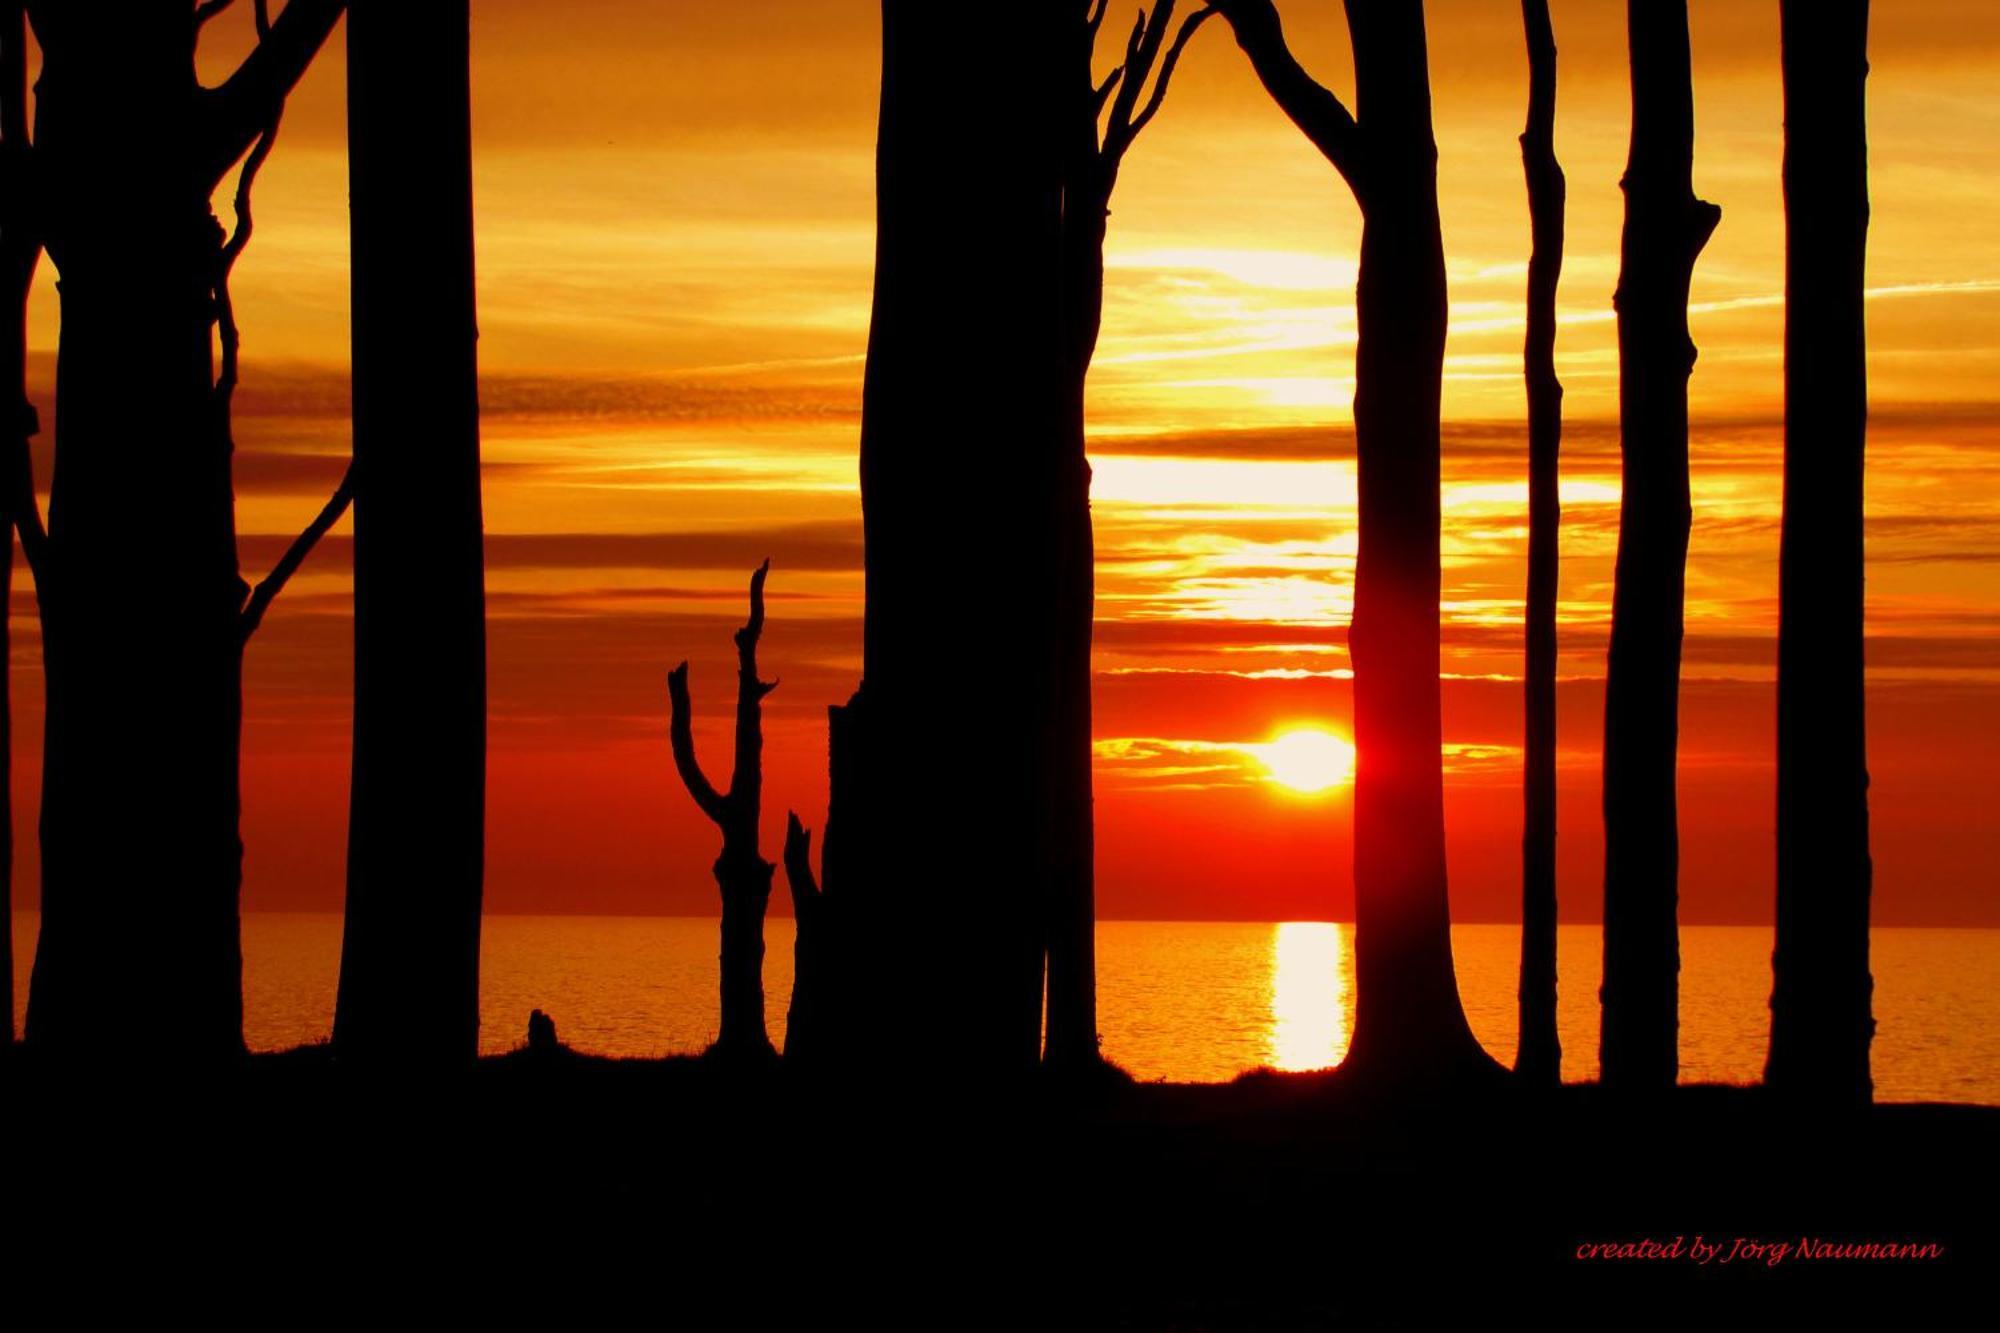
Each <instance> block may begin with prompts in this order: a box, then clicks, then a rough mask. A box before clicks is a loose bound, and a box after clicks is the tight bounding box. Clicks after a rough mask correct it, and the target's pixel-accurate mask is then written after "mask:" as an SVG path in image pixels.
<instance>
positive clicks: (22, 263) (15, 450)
mask: <svg viewBox="0 0 2000 1333" xmlns="http://www.w3.org/2000/svg"><path fill="white" fill-rule="evenodd" d="M27 45H28V17H27V11H26V9H25V8H24V7H23V6H22V4H21V0H9V3H7V4H6V5H4V6H0V190H4V191H5V193H4V195H0V273H4V275H5V282H6V284H7V286H6V298H5V299H6V302H7V310H6V315H5V318H4V319H0V337H4V339H5V344H4V346H0V364H4V366H5V374H6V375H7V379H8V384H7V388H6V390H5V392H4V394H0V413H4V415H5V417H6V425H5V427H4V429H5V431H6V435H5V438H4V440H0V449H5V450H6V451H7V456H6V459H5V461H4V462H0V506H4V508H0V513H4V515H5V524H4V530H0V888H4V891H5V892H4V901H0V912H4V914H5V916H6V921H5V923H4V926H5V931H6V934H5V935H4V937H0V991H4V992H5V994H6V997H7V1032H6V1038H7V1042H8V1044H9V1045H12V1043H13V1041H14V911H13V907H14V782H13V776H14V697H13V672H12V670H11V669H10V668H9V666H8V663H10V662H11V661H12V650H13V644H12V638H13V598H14V528H15V526H16V525H17V524H19V523H21V522H22V521H23V516H22V514H21V512H20V507H21V502H22V499H23V497H22V496H21V494H20V493H19V491H20V488H19V487H18V486H17V484H16V483H17V481H18V479H19V478H20V477H22V476H25V464H26V461H27V458H28V441H29V440H30V439H32V438H33V437H34V435H35V431H36V422H35V409H34V405H33V404H32V403H30V402H29V401H28V291H29V288H30V287H31V286H32V285H33V282H34V276H35V265H36V263H37V262H38V260H39V259H40V257H41V251H42V243H41V241H40V240H39V239H38V238H36V237H34V236H33V235H32V234H31V228H30V226H29V223H28V209H27V207H26V199H27V193H28V179H27V173H28V58H27ZM26 498H27V499H28V500H29V501H30V502H32V500H33V498H34V496H33V491H32V490H30V491H29V493H28V495H27V497H26Z"/></svg>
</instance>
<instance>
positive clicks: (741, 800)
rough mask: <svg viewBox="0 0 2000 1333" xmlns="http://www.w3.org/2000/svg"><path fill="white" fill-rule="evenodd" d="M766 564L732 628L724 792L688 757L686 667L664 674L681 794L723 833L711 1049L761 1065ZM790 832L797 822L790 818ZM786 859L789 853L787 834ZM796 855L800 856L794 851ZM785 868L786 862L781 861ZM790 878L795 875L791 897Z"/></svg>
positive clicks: (766, 865)
mask: <svg viewBox="0 0 2000 1333" xmlns="http://www.w3.org/2000/svg"><path fill="white" fill-rule="evenodd" d="M770 571H771V562H770V561H768V560H766V561H765V562H764V564H763V565H762V567H760V568H759V569H758V570H757V572H756V573H755V574H753V575H751V577H750V619H749V621H748V623H746V624H745V625H744V626H743V628H742V629H740V630H738V631H736V753H735V766H734V768H733V769H732V770H731V773H730V779H729V790H728V791H726V792H718V791H717V790H716V789H715V787H714V785H713V784H712V783H710V782H709V780H708V778H707V777H706V775H704V774H703V773H702V770H701V763H700V761H699V760H698V759H697V758H696V757H695V752H694V704H693V701H692V700H691V699H690V698H689V695H688V664H687V663H686V662H682V663H681V664H680V665H679V666H677V667H675V668H674V670H673V672H672V673H671V674H670V675H669V676H668V677H667V693H668V697H669V698H670V699H671V700H672V706H673V714H672V727H671V734H672V741H673V753H674V767H675V768H676V769H678V770H679V772H680V775H681V781H682V782H683V783H684V784H686V786H687V789H688V794H689V795H690V796H692V797H693V798H694V802H695V804H696V805H697V806H699V807H701V811H702V813H703V814H705V815H707V816H708V817H709V819H711V820H713V821H714V823H715V826H716V828H717V829H718V830H720V831H721V833H722V855H720V856H719V857H717V858H716V861H715V884H716V887H717V888H718V889H720V890H721V893H722V954H721V958H720V963H721V977H722V1031H721V1034H720V1035H719V1036H718V1037H717V1039H716V1043H715V1048H714V1049H715V1052H716V1053H717V1054H718V1055H721V1056H723V1057H725V1058H728V1059H732V1060H746V1059H747V1060H758V1061H761V1060H767V1059H769V1058H770V1056H771V1054H772V1051H771V1038H770V1036H769V1034H768V1032H767V1031H766V1029H765V1027H764V913H765V909H766V908H767V907H768V906H769V904H770V901H771V874H772V872H773V871H774V870H775V869H776V867H774V866H773V865H772V864H771V863H770V862H769V861H766V860H765V859H764V858H763V855H762V854H761V853H760V852H759V851H758V850H757V832H758V824H759V822H760V819H761V817H762V812H763V800H764V763H763V754H764V696H765V695H767V694H769V693H770V692H771V691H772V690H774V689H776V688H777V683H776V682H775V681H773V682H770V683H766V682H764V681H761V680H759V679H757V641H758V640H759V639H760V638H761V637H762V636H763V633H764V580H765V578H766V576H767V575H769V573H770ZM791 823H792V825H793V826H794V827H796V825H797V823H798V821H797V819H796V818H794V819H793V820H792V821H791ZM786 843H787V845H786V855H787V857H788V858H789V857H790V856H792V855H793V848H792V847H791V829H787V831H786ZM800 854H801V855H803V853H800ZM788 864H789V862H788ZM796 896H797V880H796V876H795V877H794V897H795V898H796Z"/></svg>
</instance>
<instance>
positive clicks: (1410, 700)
mask: <svg viewBox="0 0 2000 1333" xmlns="http://www.w3.org/2000/svg"><path fill="white" fill-rule="evenodd" d="M1216 8H1218V9H1219V10H1220V11H1221V13H1222V14H1223V16H1224V17H1225V18H1227V19H1228V20H1229V22H1230V25H1231V26H1232V27H1233V28H1234V29H1235V30H1236V39H1237V42H1238V44H1239V45H1241V46H1242V47H1243V49H1244V51H1245V52H1246V53H1248V54H1249V56H1250V60H1251V63H1252V64H1253V65H1254V66H1255V67H1256V69H1257V74H1258V77H1259V78H1260V79H1261V80H1262V81H1263V84H1264V87H1265V89H1266V90H1267V91H1269V92H1270V94H1271V95H1272V97H1273V99H1274V100H1276V101H1277V103H1278V105H1279V106H1280V107H1282V108H1283V109H1284V111H1285V113H1286V114H1287V115H1289V116H1290V117H1291V118H1292V120H1293V122H1294V123H1295V124H1297V125H1298V126H1299V128H1300V129H1301V130H1302V131H1304V133H1305V134H1306V137H1307V138H1309V139H1310V140H1312V142H1313V144H1314V146H1315V147H1317V148H1318V149H1319V150H1320V151H1321V152H1322V153H1323V154H1325V156H1326V157H1327V159H1328V160H1329V161H1330V162H1332V163H1333V165H1334V166H1335V168H1337V169H1338V170H1339V171H1340V173H1341V175H1342V176H1343V177H1345V178H1346V180H1347V183H1348V185H1349V187H1350V188H1351V189H1352V190H1353V191H1354V196H1355V199H1356V201H1357V202H1358V203H1359V204H1360V206H1361V215H1362V228H1361V269H1360V276H1359V280H1358V282H1357V284H1356V289H1355V313H1356V321H1357V325H1358V340H1357V344H1356V347H1355V357H1354V381H1355V388H1354V434H1355V454H1356V472H1357V483H1358V490H1359V494H1360V540H1359V550H1358V554H1357V558H1356V564H1355V574H1354V620H1353V624H1352V626H1351V627H1350V629H1349V631H1348V646H1349V651H1350V653H1351V654H1352V657H1353V661H1354V748H1355V774H1354V918H1355V929H1354V963H1355V1010H1354V1037H1353V1041H1352V1044H1351V1045H1350V1047H1349V1049H1348V1055H1347V1060H1346V1062H1345V1064H1344V1065H1343V1068H1345V1069H1347V1070H1349V1071H1351V1072H1352V1073H1353V1074H1354V1075H1356V1076H1357V1077H1359V1078H1362V1079H1364V1080H1367V1081H1371V1082H1379V1083H1384V1084H1390V1085H1395V1086H1402V1087H1408V1086H1413V1085H1418V1084H1428V1085H1436V1084H1438V1083H1442V1082H1450V1081H1454V1080H1457V1079H1460V1078H1464V1077H1478V1076H1483V1075H1485V1074H1487V1073H1491V1072H1494V1071H1495V1068H1496V1066H1495V1065H1494V1063H1493V1061H1492V1059H1491V1058H1490V1057H1489V1056H1487V1055H1486V1053H1485V1052H1484V1051H1482V1050H1481V1049H1480V1047H1479V1043H1478V1041H1477V1040H1476V1039H1474V1037H1473V1035H1472V1030H1471V1028H1470V1027H1468V1026H1467V1024H1466V1021H1465V1011H1464V1008H1463V1006H1462V1005H1461V1004H1460V1002H1459V997H1458V979H1457V975H1456V972H1455V971H1454V969H1453V966H1452V956H1451V910H1450V903H1449V901H1448V895H1447V890H1446V876H1445V847H1444V769H1443V758H1444V756H1443V729H1442V720H1441V716H1440V708H1441V702H1442V696H1441V693H1440V687H1439V678H1438V665H1439V654H1440V623H1439V617H1440V612H1439V604H1438V595H1439V590H1440V587H1441V584H1442V572H1441V558H1440V535H1441V528H1442V514H1441V509H1440V486H1441V483H1442V476H1441V460H1440V427H1439V418H1440V411H1441V396H1442V387H1443V377H1444V340H1445V325H1446V319H1447V305H1446V291H1445V271H1444V238H1443V232H1442V229H1441V227H1440V225H1439V221H1438V203H1437V142H1436V139H1435V137H1434V135H1433V132H1432V129H1431V102H1430V73H1429V58H1428V54H1427V52H1426V48H1425V40H1424V9H1423V4H1422V2H1421V0H1395V2H1393V3H1391V2H1389V0H1379V2H1373V3H1371V2H1370V0H1348V4H1347V27H1348V32H1349V34H1350V36H1351V37H1352V40H1353V45H1354V72H1355V90H1356V100H1355V112H1354V114H1353V115H1350V114H1349V113H1348V111H1347V108H1346V107H1344V106H1343V105H1341V103H1340V101H1339V99H1338V98H1336V97H1335V96H1334V95H1333V94H1332V93H1330V92H1328V91H1327V90H1326V89H1325V88H1324V87H1322V86H1320V85H1319V84H1317V83H1315V82H1314V81H1313V80H1312V78H1311V76H1310V75H1308V74H1307V73H1306V72H1305V71H1304V70H1303V69H1302V68H1300V66H1299V64H1298V62H1297V61H1296V60H1295V59H1293V57H1292V55H1291V52H1290V51H1289V49H1287V47H1286V45H1285V40H1284V35H1283V33H1282V31H1281V29H1280V25H1279V20H1278V15H1277V10H1276V8H1275V7H1274V6H1273V5H1272V4H1271V3H1270V0H1222V3H1218V4H1217V5H1216Z"/></svg>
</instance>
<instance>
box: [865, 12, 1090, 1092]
mask: <svg viewBox="0 0 2000 1333" xmlns="http://www.w3.org/2000/svg"><path fill="white" fill-rule="evenodd" d="M882 20H883V76H882V109H881V127H880V138H879V142H878V148H877V223H878V225H877V248H876V272H875V300H874V310H873V315H872V320H871V324H870V329H869V344H868V367H867V374H866V379H865V383H864V389H863V400H862V427H861V494H862V514H863V526H864V532H865V539H866V543H867V576H866V582H867V611H866V617H865V622H864V631H863V678H864V684H863V686H862V689H861V691H860V694H861V695H862V696H864V697H865V699H866V705H865V707H866V714H865V716H866V725H865V727H856V728H855V729H854V739H855V740H856V741H857V743H858V745H859V747H860V749H861V750H862V751H863V753H860V754H858V755H857V756H856V758H855V763H854V775H855V778H856V781H857V782H858V783H859V785H860V790H858V791H854V792H848V793H837V794H836V796H835V803H836V804H841V805H844V806H845V808H846V809H847V810H848V811H849V812H850V818H849V819H848V821H847V822H845V823H844V826H843V827H842V829H841V832H840V837H841V839H842V853H841V855H842V857H843V861H844V868H843V870H842V873H841V878H840V880H839V887H838V890H837V891H838V892H839V893H840V894H841V895H842V896H843V908H842V910H843V912H844V913H846V914H847V918H846V925H847V926H848V927H850V929H848V930H847V931H846V932H845V934H844V936H843V938H845V939H846V940H848V941H849V942H850V944H851V949H850V953H851V955H852V957H851V959H850V960H849V962H850V964H851V969H852V970H851V975H852V979H853V980H854V982H855V991H854V996H855V1000H856V1003H857V1005H858V1006H859V1008H858V1010H857V1012H855V1013H853V1014H851V1015H850V1021H849V1023H848V1024H847V1025H846V1027H847V1029H848V1030H847V1031H846V1033H845V1039H846V1040H848V1041H850V1042H851V1043H852V1044H851V1048H850V1049H851V1050H852V1051H853V1053H854V1054H855V1055H856V1057H857V1058H860V1059H863V1060H873V1061H879V1062H882V1063H883V1064H884V1065H886V1066H887V1067H888V1068H889V1069H890V1070H891V1071H892V1072H893V1070H894V1069H896V1068H899V1067H900V1068H905V1069H907V1068H911V1065H910V1061H911V1060H912V1058H913V1057H919V1058H921V1059H922V1060H924V1061H927V1062H935V1064H934V1066H933V1070H934V1071H936V1072H948V1073H957V1074H967V1075H988V1074H996V1073H1000V1072H1002V1071H1009V1070H1021V1069H1026V1068H1028V1067H1030V1066H1032V1064H1033V1063H1034V1062H1035V1060H1036V1058H1037V1056H1038V1055H1039V1052H1040V1046H1041V994H1042V935H1043V931H1042V920H1043V904H1044V895H1043V893H1042V891H1041V889H1040V888H1039V887H1038V870H1039V867H1040V863H1041V859H1042V858H1041V854H1040V852H1039V850H1038V844H1039V838H1038V832H1039V830H1040V829H1041V828H1042V827H1043V825H1042V818H1043V814H1042V812H1043V809H1044V806H1043V804H1042V797H1041V795H1040V793H1039V791H1038V789H1037V781H1038V779H1037V768H1038V761H1039V758H1040V756H1041V754H1042V753H1043V751H1044V747H1045V746H1046V743H1047V742H1046V739H1045V738H1046V737H1047V736H1048V735H1049V734H1050V732H1051V731H1052V730H1053V728H1054V726H1055V721H1054V719H1053V718H1052V717H1050V716H1049V715H1048V712H1047V701H1048V700H1050V699H1051V698H1053V697H1054V685H1053V676H1054V673H1055V671H1056V663H1057V659H1058V654H1057V651H1056V646H1055V644H1054V643H1052V642H1051V641H1050V633H1049V626H1050V616H1049V613H1048V610H1047V605H1048V590H1047V589H1046V587H1045V586H1043V585H1042V584H1041V583H1040V582H1039V580H1038V579H1037V578H1034V577H1029V578H1024V577H1022V574H1023V565H1024V553H1026V560H1025V564H1026V566H1027V568H1028V569H1029V570H1030V571H1032V570H1034V569H1035V568H1036V566H1037V564H1038V563H1039V562H1038V561H1037V559H1036V558H1035V556H1034V555H1033V553H1034V552H1037V551H1041V550H1045V549H1047V547H1048V546H1049V544H1050V543H1051V542H1052V540H1053V534H1052V533H1051V532H1050V531H1049V527H1048V524H1049V521H1050V520H1049V517H1048V516H1049V514H1050V510H1051V506H1050V505H1049V502H1048V497H1049V496H1050V495H1051V494H1053V493H1054V487H1053V485H1052V476H1053V473H1054V470H1055V469H1056V468H1057V466H1058V465H1059V460H1060V457H1061V451H1060V448H1059V445H1058V439H1059V431H1058V428H1057V427H1058V423H1059V417H1058V412H1059V410H1060V408H1059V404H1058V402H1057V401H1056V386H1057V383H1058V374H1059V366H1058V364H1057V363H1058V361H1059V358H1060V343H1059V337H1058V333H1059V328H1060V323H1059V320H1060V311H1059V300H1058V278H1057V253H1056V251H1057V246H1058V244H1059V241H1060V231H1061V179H1060V176H1061V172H1060V164H1059V162H1058V159H1057V154H1056V151H1055V144H1054V143H1053V140H1052V133H1053V125H1054V122H1055V115H1056V110H1055V106H1054V98H1053V91H1054V88H1055V81H1054V77H1053V73H1054V63H1055V59H1056V56H1057V52H1058V44H1059V37H1060V26H1059V25H1060V15H1059V13H1058V12H1057V11H1056V7H1055V6H1031V7H1029V8H1028V9H1027V10H1023V11H1021V12H1018V13H1015V12H1010V13H1009V14H1008V16H1007V21H1006V22H1004V23H1001V24H994V23H993V22H992V21H991V16H990V15H988V14H986V13H985V12H984V11H983V10H977V9H976V7H975V8H971V9H968V8H967V7H960V6H952V5H936V4H930V3H925V2H923V0H884V3H883V6H882ZM969 827H982V828H989V829H992V830H995V836H993V837H992V838H990V839H989V840H985V841H984V842H983V845H982V849H981V854H980V855H978V856H976V857H968V856H966V855H965V851H964V848H965V841H964V840H965V835H966V830H967V829H968V828H969Z"/></svg>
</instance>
